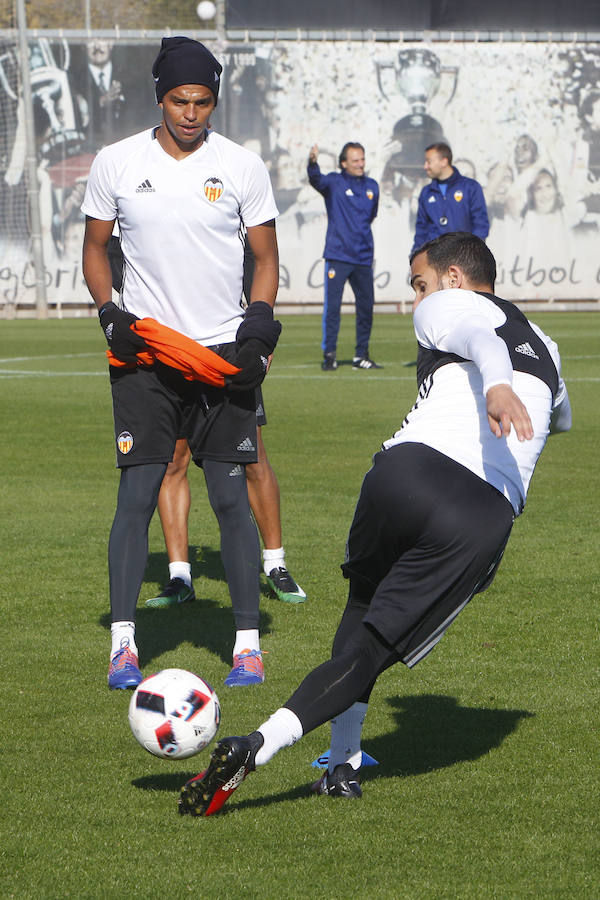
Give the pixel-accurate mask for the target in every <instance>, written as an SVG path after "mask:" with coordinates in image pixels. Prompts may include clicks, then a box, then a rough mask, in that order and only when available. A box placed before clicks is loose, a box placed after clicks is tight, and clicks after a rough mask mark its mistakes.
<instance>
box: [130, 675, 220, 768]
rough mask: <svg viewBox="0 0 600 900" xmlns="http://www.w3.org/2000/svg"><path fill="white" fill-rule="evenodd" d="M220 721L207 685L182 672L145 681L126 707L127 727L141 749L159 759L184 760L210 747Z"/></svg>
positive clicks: (215, 699) (197, 678)
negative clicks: (127, 708)
mask: <svg viewBox="0 0 600 900" xmlns="http://www.w3.org/2000/svg"><path fill="white" fill-rule="evenodd" d="M220 718H221V708H220V706H219V698H218V697H217V695H216V693H215V692H214V690H213V689H212V688H211V686H210V685H209V684H208V683H207V682H206V681H204V680H203V679H202V678H199V677H198V675H194V673H193V672H186V671H185V669H163V670H162V672H158V673H157V674H156V675H150V677H149V678H145V679H144V680H143V681H142V682H141V683H140V684H138V686H137V688H136V689H135V691H134V693H133V696H132V698H131V702H130V704H129V724H130V726H131V730H132V731H133V734H134V737H135V738H136V739H137V740H138V741H139V743H140V744H141V745H142V747H143V748H144V749H145V750H147V751H148V753H152V754H153V755H154V756H160V757H162V758H163V759H186V758H187V757H188V756H194V754H195V753H199V752H200V751H201V750H203V749H204V748H205V747H206V746H207V744H210V742H211V741H212V739H213V738H214V736H215V734H216V733H217V728H218V727H219V721H220Z"/></svg>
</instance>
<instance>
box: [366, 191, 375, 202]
mask: <svg viewBox="0 0 600 900" xmlns="http://www.w3.org/2000/svg"><path fill="white" fill-rule="evenodd" d="M374 196H375V195H374V194H373V191H367V197H368V198H369V200H372V199H373V197H374Z"/></svg>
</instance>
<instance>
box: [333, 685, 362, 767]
mask: <svg viewBox="0 0 600 900" xmlns="http://www.w3.org/2000/svg"><path fill="white" fill-rule="evenodd" d="M368 708H369V704H368V703H359V702H356V703H353V704H352V706H350V707H349V708H348V709H347V710H345V711H344V712H343V713H340V715H339V716H336V717H335V719H332V720H331V747H330V749H329V771H330V772H333V770H334V769H335V767H336V766H339V765H340V764H341V763H350V765H351V766H352V768H353V769H360V763H361V759H362V750H361V748H360V739H361V735H362V727H363V722H364V721H365V716H366V714H367V709H368Z"/></svg>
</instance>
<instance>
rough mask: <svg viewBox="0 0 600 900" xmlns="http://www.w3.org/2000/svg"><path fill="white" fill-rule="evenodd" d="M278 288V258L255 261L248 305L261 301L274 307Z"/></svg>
mask: <svg viewBox="0 0 600 900" xmlns="http://www.w3.org/2000/svg"><path fill="white" fill-rule="evenodd" d="M278 287H279V257H278V256H277V255H275V256H273V257H271V258H270V259H268V260H259V259H256V260H255V264H254V277H253V279H252V287H251V289H250V303H254V302H255V301H256V300H263V301H264V302H265V303H268V304H269V305H270V306H275V299H276V297H277V289H278Z"/></svg>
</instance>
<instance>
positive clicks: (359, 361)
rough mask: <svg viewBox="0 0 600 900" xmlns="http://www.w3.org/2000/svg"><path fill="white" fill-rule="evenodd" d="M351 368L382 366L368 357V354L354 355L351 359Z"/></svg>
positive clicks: (379, 367)
mask: <svg viewBox="0 0 600 900" xmlns="http://www.w3.org/2000/svg"><path fill="white" fill-rule="evenodd" d="M352 368H353V369H383V366H380V365H378V364H377V363H376V362H375V360H373V359H369V355H368V354H367V355H366V356H355V357H354V359H353V360H352Z"/></svg>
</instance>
